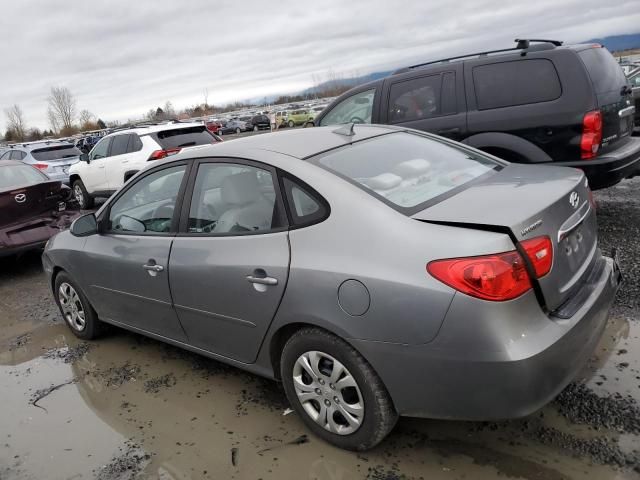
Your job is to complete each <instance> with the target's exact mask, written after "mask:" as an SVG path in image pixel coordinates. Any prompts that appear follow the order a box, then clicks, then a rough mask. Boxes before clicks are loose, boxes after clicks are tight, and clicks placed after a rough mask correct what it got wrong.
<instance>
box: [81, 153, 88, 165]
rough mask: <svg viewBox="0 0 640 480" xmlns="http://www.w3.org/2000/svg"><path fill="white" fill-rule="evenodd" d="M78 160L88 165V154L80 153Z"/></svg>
mask: <svg viewBox="0 0 640 480" xmlns="http://www.w3.org/2000/svg"><path fill="white" fill-rule="evenodd" d="M80 160H82V161H83V162H87V163H89V161H90V160H89V154H88V153H82V155H80Z"/></svg>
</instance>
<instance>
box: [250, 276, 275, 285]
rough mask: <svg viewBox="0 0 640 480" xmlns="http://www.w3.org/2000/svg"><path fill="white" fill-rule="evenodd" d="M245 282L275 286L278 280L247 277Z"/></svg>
mask: <svg viewBox="0 0 640 480" xmlns="http://www.w3.org/2000/svg"><path fill="white" fill-rule="evenodd" d="M247 281H248V282H249V283H259V284H260V285H277V284H278V279H277V278H273V277H254V276H253V275H247Z"/></svg>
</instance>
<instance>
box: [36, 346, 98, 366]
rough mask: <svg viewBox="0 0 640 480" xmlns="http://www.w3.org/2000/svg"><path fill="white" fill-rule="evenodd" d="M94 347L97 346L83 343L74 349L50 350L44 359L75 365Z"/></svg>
mask: <svg viewBox="0 0 640 480" xmlns="http://www.w3.org/2000/svg"><path fill="white" fill-rule="evenodd" d="M94 346H95V345H93V344H91V343H86V342H83V343H79V344H77V345H74V346H72V347H70V346H64V347H62V348H53V349H51V350H48V351H47V352H46V353H45V354H44V355H43V357H44V358H53V359H56V360H62V361H63V362H64V363H75V362H76V361H77V360H79V359H80V358H82V357H84V355H85V354H86V353H87V352H88V351H89V350H91V349H92V348H93V347H94Z"/></svg>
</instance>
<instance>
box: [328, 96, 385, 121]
mask: <svg viewBox="0 0 640 480" xmlns="http://www.w3.org/2000/svg"><path fill="white" fill-rule="evenodd" d="M375 94H376V90H375V88H372V89H371V90H366V91H364V92H360V93H356V94H355V95H352V96H350V97H349V98H345V99H344V100H342V101H341V102H340V103H339V104H337V105H336V106H335V107H333V109H331V111H329V113H327V114H326V115H325V116H324V117H323V118H322V120H321V121H320V125H335V124H339V123H371V114H372V112H373V98H374V97H375Z"/></svg>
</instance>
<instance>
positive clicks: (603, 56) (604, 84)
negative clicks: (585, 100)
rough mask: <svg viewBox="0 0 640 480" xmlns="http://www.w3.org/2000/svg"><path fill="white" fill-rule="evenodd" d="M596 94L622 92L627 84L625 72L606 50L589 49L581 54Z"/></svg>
mask: <svg viewBox="0 0 640 480" xmlns="http://www.w3.org/2000/svg"><path fill="white" fill-rule="evenodd" d="M579 55H580V58H581V59H582V62H583V63H584V66H585V67H587V72H589V77H590V78H591V82H592V83H593V88H594V89H595V91H596V93H607V92H612V91H620V89H621V88H622V86H623V85H626V84H627V79H626V77H625V76H624V72H623V71H622V68H620V65H618V62H616V59H615V58H613V55H611V54H610V53H609V51H608V50H607V49H606V48H589V49H588V50H583V51H582V52H580V53H579Z"/></svg>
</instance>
